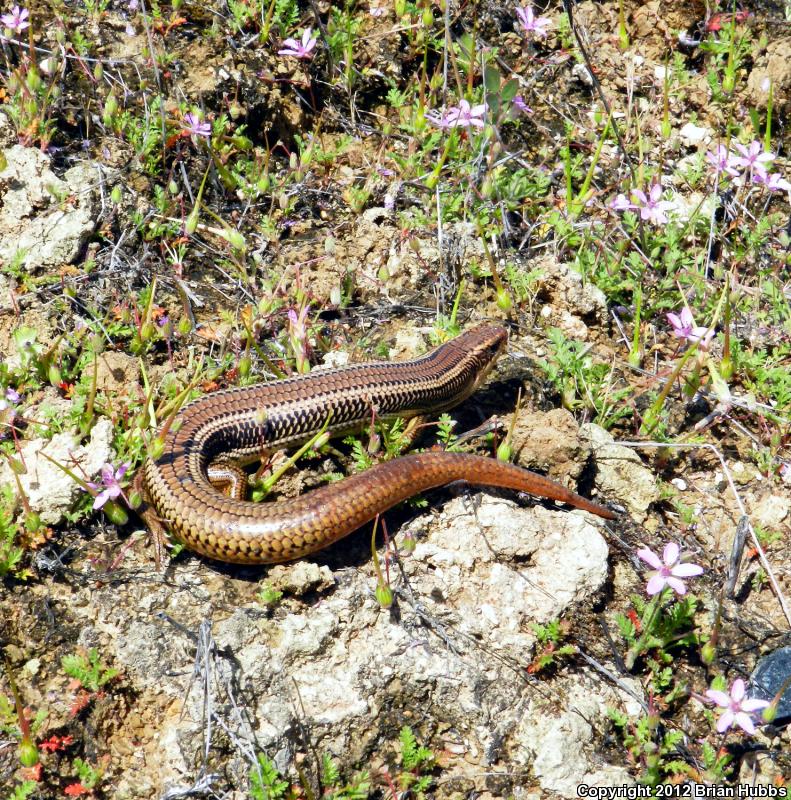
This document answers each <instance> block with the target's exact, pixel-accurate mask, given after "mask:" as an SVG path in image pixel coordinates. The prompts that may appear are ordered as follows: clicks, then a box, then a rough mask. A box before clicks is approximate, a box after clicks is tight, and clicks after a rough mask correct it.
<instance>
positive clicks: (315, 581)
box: [266, 561, 335, 597]
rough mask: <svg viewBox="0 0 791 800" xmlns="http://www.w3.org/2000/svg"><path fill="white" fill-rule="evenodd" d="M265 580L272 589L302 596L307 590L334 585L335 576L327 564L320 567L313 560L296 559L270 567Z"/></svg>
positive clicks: (317, 589) (319, 590)
mask: <svg viewBox="0 0 791 800" xmlns="http://www.w3.org/2000/svg"><path fill="white" fill-rule="evenodd" d="M266 582H267V584H268V585H269V586H270V587H271V588H272V589H275V590H277V591H280V592H286V593H288V594H290V595H293V596H294V597H302V595H304V594H307V593H308V592H321V591H323V590H324V589H329V588H330V587H331V586H334V585H335V578H333V576H332V571H331V570H330V568H329V567H327V566H323V567H320V566H319V565H318V564H316V563H315V562H313V561H297V562H296V563H294V564H278V565H277V566H275V567H272V569H271V570H270V571H269V575H267V580H266Z"/></svg>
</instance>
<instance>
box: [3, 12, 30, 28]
mask: <svg viewBox="0 0 791 800" xmlns="http://www.w3.org/2000/svg"><path fill="white" fill-rule="evenodd" d="M29 16H30V12H29V11H28V10H27V9H26V8H20V7H19V6H14V7H13V8H12V9H11V13H10V14H3V16H2V17H0V22H2V24H3V27H5V28H10V29H11V30H12V31H14V32H15V33H21V32H22V31H23V30H25V28H29V27H30V23H29V22H28V21H27V20H28V17H29Z"/></svg>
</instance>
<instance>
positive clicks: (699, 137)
mask: <svg viewBox="0 0 791 800" xmlns="http://www.w3.org/2000/svg"><path fill="white" fill-rule="evenodd" d="M678 135H679V136H680V137H681V141H682V142H683V143H684V144H685V145H687V147H694V146H695V145H699V144H708V143H709V142H710V141H711V140H712V132H711V131H710V130H709V129H708V128H704V127H701V126H699V125H695V124H694V123H693V122H688V123H687V124H686V125H684V127H683V128H681V130H680V131H679V132H678Z"/></svg>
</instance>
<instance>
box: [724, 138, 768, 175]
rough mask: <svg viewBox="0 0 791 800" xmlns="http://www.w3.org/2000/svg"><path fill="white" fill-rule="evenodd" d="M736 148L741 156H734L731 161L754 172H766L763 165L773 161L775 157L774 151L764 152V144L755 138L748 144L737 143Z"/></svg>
mask: <svg viewBox="0 0 791 800" xmlns="http://www.w3.org/2000/svg"><path fill="white" fill-rule="evenodd" d="M736 149H737V150H738V151H739V152H740V153H741V156H734V157H733V162H732V163H733V164H734V165H736V166H739V167H746V168H747V169H749V170H751V171H755V172H766V167H765V166H764V165H765V164H766V163H767V162H769V161H773V160H774V157H775V154H774V153H768V152H765V151H764V146H763V145H762V144H761V143H760V142H759V141H758V140H757V139H754V140H753V141H752V142H750V144H749V145H743V144H737V145H736Z"/></svg>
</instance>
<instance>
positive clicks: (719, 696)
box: [706, 689, 731, 708]
mask: <svg viewBox="0 0 791 800" xmlns="http://www.w3.org/2000/svg"><path fill="white" fill-rule="evenodd" d="M706 697H708V698H709V700H713V701H714V702H715V703H716V704H717V705H718V706H722V707H723V708H728V706H729V705H730V704H731V698H730V695H729V694H726V693H725V692H721V691H720V690H719V689H707V690H706Z"/></svg>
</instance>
